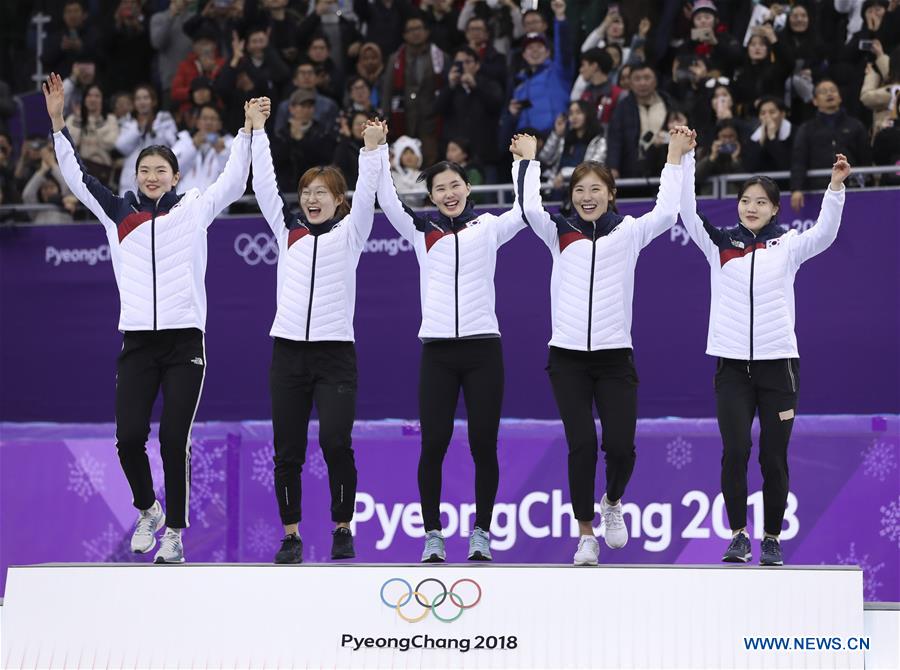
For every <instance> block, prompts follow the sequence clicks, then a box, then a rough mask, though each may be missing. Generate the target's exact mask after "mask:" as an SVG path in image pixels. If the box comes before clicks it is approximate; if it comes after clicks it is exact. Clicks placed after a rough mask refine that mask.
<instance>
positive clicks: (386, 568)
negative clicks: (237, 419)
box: [2, 564, 868, 668]
mask: <svg viewBox="0 0 900 670" xmlns="http://www.w3.org/2000/svg"><path fill="white" fill-rule="evenodd" d="M862 593H863V588H862V572H860V571H859V570H858V569H857V568H855V567H848V568H844V567H839V568H828V567H824V566H822V567H786V568H758V567H754V566H722V567H719V566H648V565H640V566H638V565H634V566H602V567H598V568H575V567H570V566H525V565H519V566H517V565H503V566H501V565H466V564H463V565H460V564H451V565H443V566H430V565H429V566H422V565H354V564H344V565H334V566H332V565H321V564H319V565H315V564H311V565H302V566H274V565H226V564H193V565H183V566H155V565H134V564H127V565H110V564H104V565H99V564H90V565H62V564H59V565H57V564H51V565H41V566H31V567H14V568H10V570H9V577H8V582H7V587H6V598H5V601H4V604H3V607H2V616H3V625H2V647H3V649H2V663H3V667H4V668H50V667H53V668H94V667H104V668H105V667H110V668H114V667H128V668H135V667H137V668H217V667H228V668H236V667H237V668H247V667H250V668H291V667H297V668H305V667H316V668H318V667H340V668H350V667H353V668H437V667H440V668H463V667H464V668H551V667H552V668H862V667H863V654H864V652H863V651H862V649H864V648H865V645H866V644H867V643H868V641H867V639H866V638H864V637H863V636H864V632H863V600H862ZM398 605H399V608H398ZM861 648H862V649H861Z"/></svg>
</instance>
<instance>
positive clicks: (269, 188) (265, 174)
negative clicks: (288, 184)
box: [251, 130, 287, 246]
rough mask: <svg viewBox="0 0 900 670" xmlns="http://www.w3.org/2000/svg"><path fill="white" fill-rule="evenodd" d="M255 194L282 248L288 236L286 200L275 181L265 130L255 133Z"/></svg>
mask: <svg viewBox="0 0 900 670" xmlns="http://www.w3.org/2000/svg"><path fill="white" fill-rule="evenodd" d="M251 150H252V155H253V193H254V194H255V195H256V202H258V203H259V209H260V211H261V212H262V214H263V217H265V219H266V223H268V224H269V228H271V230H272V232H273V233H274V234H275V239H277V240H278V244H279V246H281V239H282V237H283V236H284V235H286V234H287V228H286V227H285V220H284V207H285V205H284V200H282V199H281V195H280V194H279V192H278V182H277V181H276V179H275V167H274V166H273V165H272V152H271V150H270V145H269V136H268V135H267V134H266V131H265V130H254V131H253V144H252V145H251Z"/></svg>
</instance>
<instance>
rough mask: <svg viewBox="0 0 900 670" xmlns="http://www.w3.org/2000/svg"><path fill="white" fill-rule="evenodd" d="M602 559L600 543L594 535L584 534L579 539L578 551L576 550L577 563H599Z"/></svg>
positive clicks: (575, 562) (575, 561)
mask: <svg viewBox="0 0 900 670" xmlns="http://www.w3.org/2000/svg"><path fill="white" fill-rule="evenodd" d="M599 560H600V543H599V542H597V538H596V537H594V536H593V535H582V536H581V537H580V538H579V539H578V551H576V552H575V560H574V561H573V563H574V564H575V565H597V564H598V562H599Z"/></svg>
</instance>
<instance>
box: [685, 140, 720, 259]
mask: <svg viewBox="0 0 900 670" xmlns="http://www.w3.org/2000/svg"><path fill="white" fill-rule="evenodd" d="M681 165H682V166H683V168H684V174H683V176H682V179H681V205H680V207H679V213H680V214H681V222H682V223H683V224H684V227H685V229H686V230H687V232H688V235H689V236H690V238H691V239H692V240H693V241H694V244H696V245H697V246H698V247H700V251H702V252H703V255H704V256H706V260H707V261H708V262H709V264H710V265H712V264H713V263H718V262H719V261H718V258H719V247H718V246H716V243H715V242H713V240H712V238H711V237H710V236H709V235H708V234H707V233H706V232H705V231H704V230H703V221H702V220H701V219H700V216H699V215H698V214H697V195H696V193H695V188H696V186H695V175H696V170H697V163H696V159H695V158H694V151H693V150H691V151H690V152H689V153H687V154H685V155H684V157H683V158H682V159H681Z"/></svg>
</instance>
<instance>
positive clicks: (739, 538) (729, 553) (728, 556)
mask: <svg viewBox="0 0 900 670" xmlns="http://www.w3.org/2000/svg"><path fill="white" fill-rule="evenodd" d="M752 556H753V555H752V554H751V553H750V538H749V537H747V534H746V533H745V532H743V531H741V532H740V533H738V534H737V535H735V536H734V537H733V538H731V544H729V545H728V549H727V550H726V552H725V555H724V556H723V557H722V561H723V562H724V563H746V562H747V561H749V560H750V559H751V558H752Z"/></svg>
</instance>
